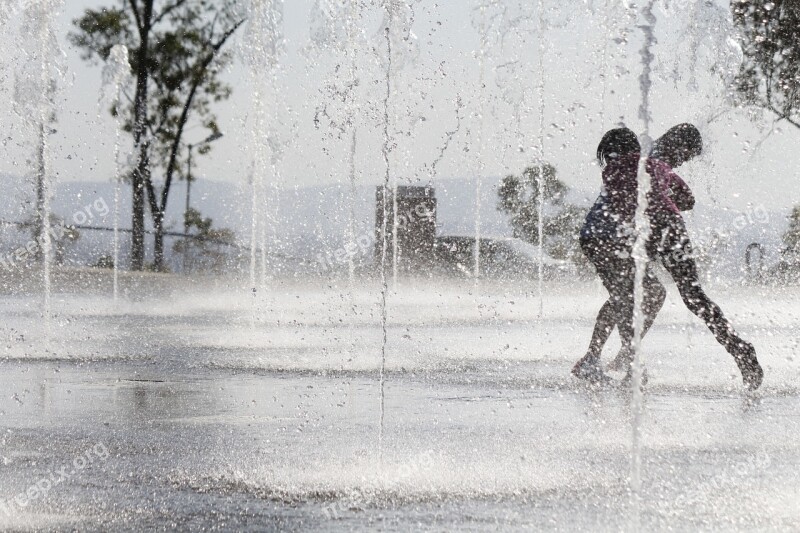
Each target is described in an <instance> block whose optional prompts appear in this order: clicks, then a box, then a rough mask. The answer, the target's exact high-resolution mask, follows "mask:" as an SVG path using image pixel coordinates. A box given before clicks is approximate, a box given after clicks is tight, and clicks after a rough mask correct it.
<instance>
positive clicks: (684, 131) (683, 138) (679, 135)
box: [650, 123, 703, 167]
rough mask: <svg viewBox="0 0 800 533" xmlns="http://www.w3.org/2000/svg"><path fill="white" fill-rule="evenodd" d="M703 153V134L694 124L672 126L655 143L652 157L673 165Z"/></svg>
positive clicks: (680, 163)
mask: <svg viewBox="0 0 800 533" xmlns="http://www.w3.org/2000/svg"><path fill="white" fill-rule="evenodd" d="M702 153H703V136H702V135H700V131H699V130H698V129H697V128H696V127H695V126H694V125H692V124H687V123H684V124H678V125H677V126H673V127H671V128H670V129H669V130H667V132H666V133H665V134H664V135H662V136H661V137H660V138H659V139H658V140H657V141H656V142H655V143H654V144H653V151H652V152H651V154H650V155H651V157H654V158H656V159H661V160H662V161H664V162H666V163H668V164H669V165H671V166H673V167H677V166H680V165H682V164H683V163H685V162H686V161H688V160H690V159H692V158H694V157H697V156H699V155H700V154H702Z"/></svg>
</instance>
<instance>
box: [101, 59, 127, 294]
mask: <svg viewBox="0 0 800 533" xmlns="http://www.w3.org/2000/svg"><path fill="white" fill-rule="evenodd" d="M130 75H131V67H130V61H129V58H128V48H127V47H126V46H125V45H121V44H118V45H115V46H114V47H113V48H111V52H110V53H109V56H108V61H107V62H106V65H105V67H104V68H103V88H102V89H101V94H100V103H101V105H103V104H106V105H109V106H110V107H111V108H112V109H115V110H117V112H116V114H115V115H114V125H115V128H114V168H115V169H116V173H115V177H114V301H115V302H116V301H117V300H118V299H119V248H120V246H119V242H120V239H119V217H120V196H121V187H122V174H123V169H122V164H121V163H120V160H119V157H120V151H121V137H122V129H123V124H122V113H121V112H119V107H120V105H122V90H123V87H124V86H125V85H126V83H127V81H128V79H129V77H130ZM106 88H108V90H109V92H108V93H107V92H106V91H107V89H106Z"/></svg>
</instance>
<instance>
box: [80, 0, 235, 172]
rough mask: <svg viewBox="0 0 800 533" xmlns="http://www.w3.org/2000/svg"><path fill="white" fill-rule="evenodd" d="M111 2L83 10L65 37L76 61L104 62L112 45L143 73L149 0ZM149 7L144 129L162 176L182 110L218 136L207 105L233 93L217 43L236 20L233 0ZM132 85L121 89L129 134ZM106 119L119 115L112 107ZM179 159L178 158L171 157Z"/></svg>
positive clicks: (179, 167)
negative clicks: (222, 75)
mask: <svg viewBox="0 0 800 533" xmlns="http://www.w3.org/2000/svg"><path fill="white" fill-rule="evenodd" d="M117 3H118V6H117V7H105V8H99V9H87V10H86V12H85V13H84V15H83V16H82V17H81V18H79V19H77V20H76V21H74V23H75V26H76V28H77V29H76V31H73V32H72V33H70V35H69V38H70V40H71V42H72V43H73V44H74V45H75V46H76V47H77V48H78V49H79V50H80V51H81V55H82V57H83V58H84V59H85V60H86V61H89V62H91V63H94V64H97V63H101V62H104V61H106V60H107V59H108V57H109V53H110V51H111V48H112V47H113V46H114V45H118V44H120V45H125V46H126V47H127V48H128V50H129V58H130V63H131V71H132V72H134V73H137V72H140V67H141V65H140V64H139V60H140V57H141V56H140V54H139V52H140V47H141V46H142V43H141V39H140V35H141V28H140V24H141V23H142V22H143V21H142V20H141V13H142V10H143V9H144V7H143V6H144V4H147V3H148V0H139V1H133V2H130V1H128V0H118V2H117ZM149 3H151V4H152V8H153V10H154V13H155V14H154V16H153V18H152V21H151V22H152V23H153V26H152V30H151V32H150V34H149V41H148V44H149V46H148V51H147V52H148V53H147V54H146V61H147V64H146V65H145V66H146V70H147V73H148V81H149V83H150V87H149V90H148V94H149V99H148V102H147V118H146V120H145V126H146V128H147V133H148V134H149V136H150V138H151V139H152V142H153V144H152V148H153V151H152V157H153V161H154V162H155V163H157V164H158V165H160V166H161V167H162V168H163V169H164V170H165V171H167V170H168V167H169V165H170V160H171V159H172V157H173V148H174V146H175V141H176V140H180V136H181V134H182V133H183V127H184V126H185V117H184V109H185V108H186V107H188V111H189V114H190V115H191V116H192V117H193V120H194V121H195V122H197V123H199V124H200V125H202V126H203V127H205V128H206V129H207V130H209V132H210V133H217V132H218V131H219V127H218V125H217V120H216V116H215V114H214V113H213V111H212V108H211V104H212V103H214V102H220V101H222V100H226V99H227V98H229V97H230V95H231V87H230V86H229V85H228V84H226V83H224V82H223V81H222V80H221V78H220V75H219V74H220V72H221V71H222V69H224V68H225V67H226V66H227V65H228V64H229V63H230V60H231V55H230V54H229V53H227V52H224V51H222V50H221V43H222V44H224V42H225V40H226V39H227V37H228V36H229V34H230V33H232V32H233V31H235V29H236V28H238V27H239V25H240V24H241V23H242V20H241V19H240V18H239V16H238V13H237V11H238V10H237V9H235V8H234V6H235V2H234V1H233V0H222V1H219V2H208V1H204V0H171V1H166V0H162V1H157V0H149ZM137 12H138V13H139V15H138V16H137ZM136 81H137V80H136V79H135V78H132V80H131V85H130V87H128V88H126V89H127V90H126V93H127V97H128V98H127V100H128V101H129V102H130V103H129V106H130V107H129V109H128V112H127V113H124V116H125V117H126V118H127V120H126V122H125V126H124V127H125V129H126V131H128V132H133V129H134V122H133V117H134V110H133V105H134V98H133V96H132V93H133V92H135V90H136ZM190 97H191V101H190V100H189V99H190ZM111 113H112V115H113V114H115V113H117V110H114V109H112V110H111ZM207 152H208V150H204V152H203V153H207ZM180 155H184V154H177V155H176V157H180ZM181 162H182V161H181V160H180V159H179V160H178V161H175V162H174V163H173V166H174V169H173V170H174V172H176V173H177V175H178V176H179V177H183V174H184V172H183V169H184V165H183V164H176V163H181Z"/></svg>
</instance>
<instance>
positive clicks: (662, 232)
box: [573, 124, 764, 390]
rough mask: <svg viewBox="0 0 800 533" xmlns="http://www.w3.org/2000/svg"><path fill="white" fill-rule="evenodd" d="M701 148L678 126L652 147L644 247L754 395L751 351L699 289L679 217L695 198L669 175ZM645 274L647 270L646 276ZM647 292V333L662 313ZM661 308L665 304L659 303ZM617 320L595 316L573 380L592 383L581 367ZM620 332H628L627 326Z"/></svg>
mask: <svg viewBox="0 0 800 533" xmlns="http://www.w3.org/2000/svg"><path fill="white" fill-rule="evenodd" d="M702 148H703V144H702V137H701V136H700V132H699V131H698V130H697V128H695V127H694V126H693V125H691V124H679V125H678V126H675V127H674V128H671V129H670V130H669V131H668V132H667V133H665V134H664V135H663V136H662V137H661V138H660V139H659V140H658V141H656V143H655V146H654V148H653V151H652V152H651V154H650V158H649V159H648V162H647V172H648V174H650V175H651V176H652V178H653V179H652V188H651V193H650V194H649V195H648V200H649V202H650V203H649V206H648V210H647V212H648V217H649V218H650V222H651V230H652V233H651V236H650V239H649V241H648V247H647V248H648V254H649V255H650V257H651V258H656V257H657V258H660V259H661V262H662V264H663V265H664V267H665V268H666V269H667V271H668V272H669V273H670V275H671V276H672V278H673V280H674V281H675V284H676V285H677V286H678V290H679V292H680V294H681V298H682V299H683V301H684V303H685V304H686V307H687V308H689V310H691V311H692V312H693V313H694V314H695V315H697V316H698V317H700V318H701V319H702V320H703V321H704V322H705V324H706V325H707V326H708V328H709V329H710V330H711V332H712V333H713V334H714V336H715V337H716V339H717V341H718V342H719V343H720V344H721V345H722V346H724V347H725V349H726V350H727V351H728V353H730V354H731V355H732V356H733V357H734V360H735V361H736V363H737V366H738V367H739V370H740V371H741V373H742V380H743V381H744V384H745V386H746V387H747V388H749V389H751V390H754V389H757V388H758V387H759V386H760V385H761V381H762V380H763V375H764V373H763V370H762V369H761V366H760V365H759V363H758V360H757V359H756V354H755V349H754V348H753V346H752V345H751V344H750V343H748V342H746V341H744V340H743V339H742V338H741V337H739V336H738V334H737V333H736V332H735V331H734V329H733V327H732V326H731V325H730V323H729V322H728V321H727V319H725V317H724V315H723V314H722V310H721V309H720V308H719V306H717V305H716V304H715V303H714V302H713V301H711V299H710V298H708V296H707V295H706V294H705V292H704V291H703V289H702V287H700V283H699V277H698V274H697V266H696V264H695V262H694V259H693V257H692V246H691V242H690V240H689V235H688V232H687V231H686V225H685V223H684V221H683V217H682V216H681V215H680V211H681V210H684V211H685V210H689V209H692V208H693V207H694V197H693V196H692V194H691V191H690V190H689V188H688V187H687V186H686V184H685V182H684V181H683V180H682V179H681V178H680V177H679V176H678V175H677V174H675V172H674V171H673V169H674V168H676V167H678V166H680V165H682V164H683V163H685V162H686V161H689V160H691V159H692V158H694V157H696V156H698V155H700V154H701V153H702ZM604 181H605V180H604ZM634 206H635V199H634ZM634 209H635V207H634ZM588 218H589V217H587V222H588ZM649 274H650V273H649V270H648V276H649ZM647 286H648V281H647V279H646V283H645V302H644V312H645V332H646V331H647V329H648V328H649V326H650V325H652V321H653V320H654V318H655V314H657V313H658V310H659V309H660V307H661V305H658V307H657V308H656V307H654V306H653V305H652V302H649V301H648V296H647V290H648V289H647ZM662 289H663V287H662ZM631 297H632V296H631ZM661 303H663V299H662V302H661ZM621 318H622V319H623V320H627V319H628V317H627V315H622V316H621ZM619 319H620V315H619V314H614V313H613V312H612V310H611V309H610V306H609V303H608V302H607V303H606V305H604V306H603V309H601V312H600V315H598V320H597V325H596V326H595V334H594V335H593V337H592V344H591V345H590V349H589V353H588V354H587V356H585V357H584V358H583V359H582V360H581V361H579V362H578V364H577V365H576V366H575V368H574V369H573V374H575V375H576V376H578V377H581V378H583V379H592V375H591V373H586V372H585V371H582V367H583V365H585V364H586V362H585V361H586V360H587V358H588V360H589V361H591V360H592V358H593V357H595V355H596V357H597V358H599V353H600V350H602V346H603V344H604V343H605V341H606V340H607V338H608V336H609V335H610V333H611V330H612V329H613V326H614V322H613V320H619ZM616 323H617V325H618V326H620V325H621V322H616ZM624 327H625V328H627V325H625V326H624ZM620 336H621V337H622V339H623V342H622V344H623V346H622V350H621V351H620V354H619V355H618V356H617V359H616V360H615V362H614V363H613V364H612V366H616V367H621V366H623V365H625V366H627V367H628V374H627V375H628V376H630V362H631V360H632V351H631V343H630V340H629V339H628V338H627V337H628V336H630V332H629V331H625V332H623V328H622V326H621V327H620ZM579 365H580V366H579ZM602 376H603V377H601V378H600V380H603V381H605V380H607V379H608V378H607V377H606V376H605V375H604V374H602Z"/></svg>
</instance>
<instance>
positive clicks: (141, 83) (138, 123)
mask: <svg viewBox="0 0 800 533" xmlns="http://www.w3.org/2000/svg"><path fill="white" fill-rule="evenodd" d="M131 5H132V6H133V8H134V9H138V7H139V6H136V5H135V3H132V4H131ZM139 14H140V17H139V18H138V20H137V23H138V25H139V28H138V29H139V49H138V50H137V52H136V54H137V55H136V61H137V69H136V97H135V100H134V106H133V114H134V116H133V141H134V145H135V146H136V148H137V150H138V156H137V157H138V161H137V164H136V168H135V169H134V171H133V176H132V180H131V181H132V184H131V186H132V188H133V190H132V193H133V202H132V204H133V205H132V209H133V212H132V221H131V270H142V269H143V268H144V257H145V253H144V235H145V228H144V208H145V198H144V194H145V190H144V187H145V182H146V181H147V179H148V174H149V170H150V158H149V155H148V152H149V145H148V143H147V142H145V139H144V137H145V133H146V129H147V120H148V117H147V92H148V91H147V90H148V83H149V80H150V70H149V68H150V65H149V57H148V56H149V51H150V31H151V30H152V22H153V0H145V1H144V2H143V3H142V5H141V11H139Z"/></svg>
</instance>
